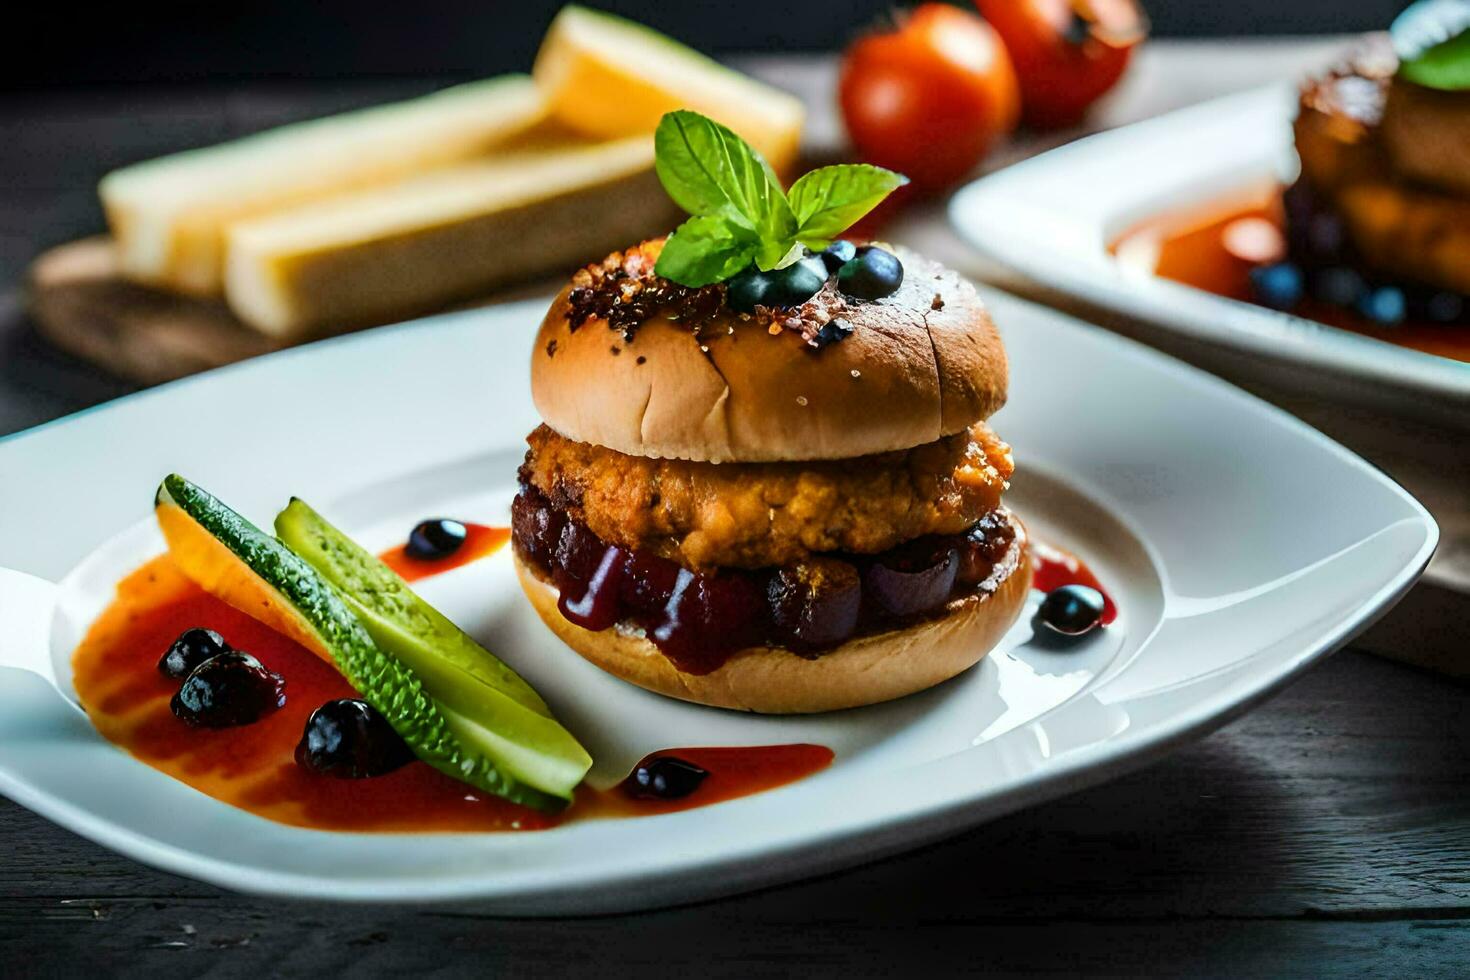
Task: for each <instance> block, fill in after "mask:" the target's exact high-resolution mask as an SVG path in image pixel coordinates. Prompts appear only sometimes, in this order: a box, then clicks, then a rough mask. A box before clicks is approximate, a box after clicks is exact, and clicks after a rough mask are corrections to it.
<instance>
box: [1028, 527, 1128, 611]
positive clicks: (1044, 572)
mask: <svg viewBox="0 0 1470 980" xmlns="http://www.w3.org/2000/svg"><path fill="white" fill-rule="evenodd" d="M1064 585H1086V586H1088V587H1089V588H1093V589H1096V590H1097V591H1098V592H1100V593H1101V594H1102V597H1103V614H1102V624H1103V625H1104V626H1107V625H1108V624H1109V623H1111V622H1113V620H1115V619H1117V618H1118V604H1117V603H1115V602H1114V601H1113V597H1112V596H1111V595H1109V594H1108V590H1107V589H1105V588H1103V587H1102V583H1101V582H1099V581H1098V580H1097V576H1096V575H1094V574H1092V569H1090V568H1088V567H1087V564H1086V563H1085V562H1084V561H1083V560H1082V559H1081V558H1078V557H1077V556H1076V555H1074V554H1072V553H1071V552H1070V551H1064V550H1063V549H1061V548H1058V547H1055V546H1054V545H1049V544H1047V543H1045V542H1043V541H1037V540H1036V539H1035V538H1033V539H1032V540H1031V587H1032V588H1033V589H1037V590H1039V591H1041V592H1050V591H1051V590H1052V589H1060V588H1061V587H1062V586H1064ZM1093 608H1094V609H1096V606H1094V607H1093Z"/></svg>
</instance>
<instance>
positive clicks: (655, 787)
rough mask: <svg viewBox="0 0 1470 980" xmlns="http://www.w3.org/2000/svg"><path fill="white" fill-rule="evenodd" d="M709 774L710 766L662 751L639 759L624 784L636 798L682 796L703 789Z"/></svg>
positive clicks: (663, 798)
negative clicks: (700, 787) (700, 785)
mask: <svg viewBox="0 0 1470 980" xmlns="http://www.w3.org/2000/svg"><path fill="white" fill-rule="evenodd" d="M708 775H709V771H708V770H706V769H701V768H700V767H699V766H696V765H695V764H694V763H692V762H685V761H684V760H683V759H679V758H676V757H674V756H672V755H661V756H659V757H658V758H656V759H648V760H645V761H644V762H641V763H639V765H638V768H637V769H634V770H633V774H632V775H630V776H629V777H628V778H627V779H626V780H624V781H623V786H624V788H625V789H626V791H627V793H628V795H629V796H632V797H634V798H636V799H655V800H679V799H683V798H684V797H686V796H688V795H689V794H690V793H693V792H694V791H695V790H697V789H699V784H700V783H702V782H704V778H705V777H706V776H708Z"/></svg>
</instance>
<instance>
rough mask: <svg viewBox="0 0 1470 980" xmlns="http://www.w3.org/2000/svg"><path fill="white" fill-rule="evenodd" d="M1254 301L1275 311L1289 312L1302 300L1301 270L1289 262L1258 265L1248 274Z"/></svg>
mask: <svg viewBox="0 0 1470 980" xmlns="http://www.w3.org/2000/svg"><path fill="white" fill-rule="evenodd" d="M1250 277H1251V288H1252V289H1254V290H1255V294H1256V299H1257V300H1258V301H1259V302H1260V303H1262V304H1263V305H1265V306H1269V307H1272V308H1273V309H1277V310H1289V309H1291V308H1292V307H1294V306H1296V304H1297V302H1298V301H1299V300H1301V298H1302V270H1300V269H1298V268H1297V267H1296V266H1295V265H1293V264H1292V263H1290V262H1276V263H1274V264H1272V265H1258V266H1256V267H1255V268H1254V269H1252V270H1251V272H1250Z"/></svg>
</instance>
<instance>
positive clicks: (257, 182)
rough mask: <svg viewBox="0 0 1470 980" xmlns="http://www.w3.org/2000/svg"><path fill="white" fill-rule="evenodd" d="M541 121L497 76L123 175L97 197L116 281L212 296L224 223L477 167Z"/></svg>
mask: <svg viewBox="0 0 1470 980" xmlns="http://www.w3.org/2000/svg"><path fill="white" fill-rule="evenodd" d="M546 113H547V110H546V105H545V101H544V99H543V98H542V96H541V95H540V93H539V92H538V91H537V89H536V87H535V85H534V84H533V83H532V81H531V79H530V78H528V77H526V76H524V75H507V76H504V77H502V78H493V79H489V80H487V81H483V82H474V83H471V84H468V85H460V86H456V87H454V88H450V89H445V90H444V91H441V92H436V93H434V94H432V95H427V96H424V97H423V98H418V99H411V100H409V101H406V102H398V103H394V104H391V105H386V106H378V107H375V108H371V109H363V110H359V111H356V112H349V113H344V114H342V115H337V116H329V117H327V118H325V119H317V120H312V121H310V122H303V123H296V124H293V125H289V126H282V127H280V128H278V129H273V130H268V131H266V132H263V133H258V134H256V135H253V136H247V137H245V138H243V139H238V140H234V141H232V142H229V143H222V144H220V145H218V146H211V147H206V148H203V149H199V150H191V151H188V152H186V153H179V154H175V155H173V156H168V157H162V158H160V159H157V160H151V161H148V162H146V163H140V164H136V165H134V166H131V167H125V168H123V169H121V170H116V171H113V172H112V173H110V174H108V175H107V176H106V177H105V178H103V180H102V183H101V186H100V188H99V192H100V194H101V197H102V205H103V209H104V210H105V211H106V213H107V221H108V224H109V225H110V226H111V228H112V234H113V237H114V238H115V239H116V240H117V245H118V254H119V259H120V262H121V267H122V271H123V273H124V274H125V275H127V276H128V277H130V278H132V279H136V280H139V281H142V282H147V283H152V284H154V285H159V286H163V287H166V288H170V289H175V290H178V291H181V292H186V293H192V294H195V295H206V296H208V295H218V294H219V293H220V292H221V290H222V288H223V273H224V251H223V244H224V229H225V226H226V225H227V224H229V223H230V222H232V221H235V220H238V219H240V218H243V217H249V216H252V215H259V214H264V213H267V212H270V211H274V210H278V209H280V208H283V207H291V206H294V205H298V204H302V203H306V202H309V201H313V200H320V199H323V198H326V197H330V196H332V195H334V194H339V193H343V192H347V191H353V190H357V189H361V188H363V187H368V186H372V185H374V184H381V183H384V182H388V181H394V180H399V179H402V178H404V177H406V176H409V175H411V174H416V173H421V172H423V171H425V170H429V169H432V168H435V167H440V166H444V165H448V164H453V163H456V162H459V161H462V160H465V159H468V158H472V157H475V156H479V155H482V154H484V153H485V152H487V151H489V150H493V149H495V148H496V147H498V146H501V145H503V144H504V143H506V142H507V141H510V140H513V139H515V138H517V137H519V136H521V135H523V134H524V133H525V132H526V131H527V130H529V129H531V128H532V127H534V126H536V125H537V124H539V123H541V122H542V121H543V120H544V119H545V118H546Z"/></svg>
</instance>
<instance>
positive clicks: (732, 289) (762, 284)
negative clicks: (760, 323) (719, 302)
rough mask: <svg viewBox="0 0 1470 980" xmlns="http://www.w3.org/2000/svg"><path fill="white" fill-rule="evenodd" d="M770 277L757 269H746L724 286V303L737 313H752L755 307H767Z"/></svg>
mask: <svg viewBox="0 0 1470 980" xmlns="http://www.w3.org/2000/svg"><path fill="white" fill-rule="evenodd" d="M771 285H772V283H771V276H770V275H769V274H768V273H765V272H761V271H760V270H759V269H747V270H746V271H744V272H742V273H740V275H738V276H736V277H735V278H734V279H731V280H730V281H729V283H727V284H726V286H725V301H726V302H727V303H729V304H730V309H732V310H734V311H735V312H737V313H754V312H755V308H756V307H757V306H764V305H769V303H770V300H769V299H768V298H767V297H768V296H769V294H770V292H771Z"/></svg>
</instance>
